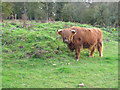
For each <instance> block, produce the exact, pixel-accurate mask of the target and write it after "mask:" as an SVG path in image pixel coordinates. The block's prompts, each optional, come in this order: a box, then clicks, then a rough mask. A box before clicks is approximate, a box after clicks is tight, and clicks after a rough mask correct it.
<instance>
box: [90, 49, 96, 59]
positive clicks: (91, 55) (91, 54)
mask: <svg viewBox="0 0 120 90" xmlns="http://www.w3.org/2000/svg"><path fill="white" fill-rule="evenodd" d="M94 51H95V47H93V48H92V49H91V53H90V56H89V57H93V53H94Z"/></svg>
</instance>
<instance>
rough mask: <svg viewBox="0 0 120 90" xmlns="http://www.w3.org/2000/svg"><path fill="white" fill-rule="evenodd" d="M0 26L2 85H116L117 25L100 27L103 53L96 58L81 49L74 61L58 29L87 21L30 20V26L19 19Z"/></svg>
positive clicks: (60, 86) (52, 86)
mask: <svg viewBox="0 0 120 90" xmlns="http://www.w3.org/2000/svg"><path fill="white" fill-rule="evenodd" d="M29 23H30V22H29ZM2 26H3V28H2V30H3V34H2V45H3V47H2V48H3V49H2V57H3V60H2V67H3V72H2V75H3V78H2V86H3V88H28V87H29V88H65V87H66V88H78V84H79V83H83V84H84V85H85V87H83V88H117V87H118V40H117V39H118V35H117V32H118V31H117V29H116V30H113V29H111V28H101V30H103V37H104V38H103V42H104V48H103V49H104V51H103V55H104V57H102V58H99V57H98V52H97V51H96V52H95V54H94V56H95V57H93V58H89V57H88V55H89V54H88V51H87V50H82V51H81V56H80V60H79V61H78V62H76V61H75V59H74V58H75V53H74V52H70V51H69V49H68V48H67V46H66V44H64V43H63V42H62V39H60V36H59V35H57V30H58V29H63V28H69V27H71V26H79V27H88V28H92V26H90V25H87V24H79V23H71V22H61V21H59V22H51V23H35V22H32V23H30V24H29V25H28V27H29V29H28V28H22V26H21V24H20V23H19V22H16V23H7V26H6V23H5V24H3V25H2ZM79 88H81V87H79Z"/></svg>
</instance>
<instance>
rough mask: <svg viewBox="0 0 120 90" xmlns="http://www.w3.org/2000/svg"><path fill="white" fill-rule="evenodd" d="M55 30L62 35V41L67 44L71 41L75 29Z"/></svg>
mask: <svg viewBox="0 0 120 90" xmlns="http://www.w3.org/2000/svg"><path fill="white" fill-rule="evenodd" d="M57 32H58V34H59V35H61V36H62V38H63V42H64V43H67V44H69V43H71V42H72V41H73V36H74V35H75V34H76V31H75V30H71V29H60V30H58V31H57Z"/></svg>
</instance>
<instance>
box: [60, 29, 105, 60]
mask: <svg viewBox="0 0 120 90" xmlns="http://www.w3.org/2000/svg"><path fill="white" fill-rule="evenodd" d="M58 34H59V35H61V36H62V38H63V42H64V43H67V46H68V47H69V49H70V50H71V51H73V50H74V49H75V52H76V60H77V61H78V60H79V55H80V49H81V48H83V49H85V48H88V50H90V51H91V54H90V56H89V57H93V53H94V51H95V49H96V48H97V50H98V51H99V56H100V57H102V47H103V43H102V31H101V30H100V29H98V28H84V27H71V28H65V29H62V30H58Z"/></svg>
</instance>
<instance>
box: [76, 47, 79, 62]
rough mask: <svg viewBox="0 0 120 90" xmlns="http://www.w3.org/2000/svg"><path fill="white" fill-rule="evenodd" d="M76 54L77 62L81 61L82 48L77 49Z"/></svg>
mask: <svg viewBox="0 0 120 90" xmlns="http://www.w3.org/2000/svg"><path fill="white" fill-rule="evenodd" d="M75 54H76V61H78V60H79V56H80V48H77V49H76V50H75Z"/></svg>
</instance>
